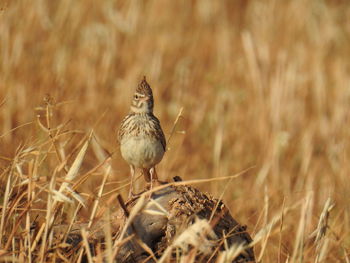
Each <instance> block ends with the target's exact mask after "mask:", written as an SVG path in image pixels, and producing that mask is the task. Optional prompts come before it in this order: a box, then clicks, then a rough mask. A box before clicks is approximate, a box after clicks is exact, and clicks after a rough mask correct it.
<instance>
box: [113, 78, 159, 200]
mask: <svg viewBox="0 0 350 263" xmlns="http://www.w3.org/2000/svg"><path fill="white" fill-rule="evenodd" d="M153 104H154V101H153V94H152V89H151V87H150V86H149V84H148V83H147V81H146V77H144V79H143V80H142V81H141V83H140V84H139V85H138V86H137V88H136V91H135V94H134V97H133V100H132V103H131V107H130V113H129V114H128V115H127V116H126V117H125V118H124V120H123V121H122V123H121V125H120V128H119V131H118V141H119V143H120V151H121V155H122V157H123V159H124V160H125V161H127V163H128V164H129V165H130V171H131V186H130V192H129V197H131V196H132V195H133V184H134V179H135V178H134V177H135V168H140V169H141V170H142V173H143V175H144V178H145V180H146V181H147V182H151V187H152V182H153V181H158V178H157V174H156V171H155V165H157V164H158V163H159V162H160V161H161V160H162V158H163V155H164V152H165V147H166V140H165V137H164V133H163V130H162V128H161V126H160V122H159V120H158V119H157V117H156V116H154V115H153Z"/></svg>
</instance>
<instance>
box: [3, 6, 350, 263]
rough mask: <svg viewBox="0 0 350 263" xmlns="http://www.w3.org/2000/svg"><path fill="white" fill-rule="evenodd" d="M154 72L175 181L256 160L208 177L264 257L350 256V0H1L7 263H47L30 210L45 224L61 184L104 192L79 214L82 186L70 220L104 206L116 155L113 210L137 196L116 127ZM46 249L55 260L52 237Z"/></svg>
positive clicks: (168, 172) (165, 166)
mask: <svg viewBox="0 0 350 263" xmlns="http://www.w3.org/2000/svg"><path fill="white" fill-rule="evenodd" d="M144 75H145V76H146V77H147V81H148V82H149V83H150V85H151V87H152V88H153V93H154V96H155V115H156V116H157V117H158V118H159V119H160V121H161V123H162V127H163V130H164V132H165V134H166V137H167V138H169V137H170V135H171V139H170V141H169V145H168V151H167V153H166V154H165V157H164V159H163V161H162V162H161V163H160V165H159V166H158V169H157V171H158V174H159V176H160V177H161V179H163V180H172V178H173V177H174V176H181V177H182V178H183V179H184V180H194V179H205V178H216V179H218V178H219V177H224V176H230V175H235V174H238V173H240V172H242V171H245V170H247V169H248V170H247V171H246V172H244V173H242V174H241V175H240V176H238V177H234V178H232V179H228V180H213V181H212V182H211V183H209V184H208V183H202V184H201V183H197V184H195V185H194V186H195V187H198V188H199V189H201V190H203V191H205V192H209V193H210V194H211V195H213V196H215V197H217V198H219V197H221V196H222V195H223V200H224V202H225V204H226V205H227V206H228V207H229V208H230V211H231V213H232V215H233V217H235V218H236V219H237V220H238V221H239V222H240V223H242V224H246V225H247V226H248V232H249V233H250V234H251V235H252V238H253V239H255V242H256V244H255V245H254V247H255V254H256V258H257V261H258V262H350V164H349V158H350V140H349V139H350V129H349V121H350V119H349V117H350V115H349V113H350V112H349V109H350V5H349V4H348V3H347V1H342V0H337V1H330V0H328V1H325V0H323V1H321V0H307V1H304V0H293V1H292V0H286V1H276V0H265V1H259V0H249V1H248V0H246V1H244V0H237V1H229V0H227V1H211V0H198V1H186V0H179V1H171V0H164V1H153V0H150V1H140V0H139V1H137V0H131V1H112V0H103V1H93V0H86V1H68V0H61V1H44V0H32V1H25V0H13V1H6V0H1V1H0V157H1V159H0V172H1V177H0V182H1V186H0V193H1V198H0V205H1V213H0V216H1V220H0V238H1V241H0V255H2V256H3V261H7V262H11V261H13V260H15V259H17V260H19V261H20V262H34V261H33V258H31V256H29V255H28V253H29V251H32V250H31V248H32V247H33V243H32V244H29V243H30V242H34V241H33V240H32V239H33V237H30V235H29V234H28V233H30V226H31V222H33V221H34V220H37V221H38V224H39V228H40V225H42V223H43V222H44V221H45V220H46V222H47V219H49V218H51V217H52V214H51V212H52V211H48V210H51V208H50V209H49V207H50V205H52V204H53V203H55V202H56V201H55V200H56V199H54V194H53V190H55V189H56V190H58V189H59V188H60V186H61V185H62V184H64V183H68V184H73V185H74V186H75V187H76V188H77V189H79V193H80V195H81V196H82V197H84V199H85V200H87V202H88V203H89V204H90V203H91V205H88V207H87V208H83V209H82V210H81V211H80V212H79V213H78V214H77V215H76V214H75V210H76V207H77V204H78V203H79V202H78V201H77V198H75V197H74V196H73V197H71V196H70V195H69V194H67V195H69V196H70V200H73V201H72V203H70V204H66V205H65V208H64V209H63V210H62V212H61V216H62V222H70V221H71V220H72V218H74V220H75V217H76V220H81V221H84V220H88V219H89V218H91V215H92V212H91V210H92V209H91V207H92V203H93V201H94V200H95V199H96V197H97V196H98V190H99V189H100V188H99V186H100V184H101V183H102V181H103V178H104V175H105V174H106V172H105V171H104V170H103V169H102V168H101V167H103V165H107V166H108V167H109V169H110V170H108V169H107V170H108V180H107V183H106V184H105V187H104V193H105V194H104V195H103V196H102V197H103V198H102V197H101V198H100V201H99V207H106V206H108V198H112V197H113V195H114V194H116V193H118V192H120V193H121V194H122V195H123V196H125V197H126V194H127V191H128V186H125V187H123V186H124V185H125V184H127V183H128V179H129V168H128V165H127V163H125V162H124V161H123V160H122V158H121V156H120V153H119V149H118V144H117V142H116V131H117V129H118V126H119V123H120V121H121V120H122V118H123V117H124V116H125V115H126V114H127V113H128V110H129V106H130V102H131V98H132V94H133V92H134V89H135V87H136V85H137V83H138V82H139V81H140V80H141V79H142V77H143V76H144ZM182 108H183V111H182V114H181V116H179V113H180V112H181V109H182ZM176 119H177V122H176V125H174V122H175V120H176ZM87 138H88V139H87ZM84 146H87V149H86V152H84V151H83V152H82V150H81V149H82V148H83V149H84ZM79 153H82V155H80V156H79ZM109 156H111V158H108V157H109ZM80 157H81V158H80ZM106 158H107V161H106ZM75 160H78V161H77V162H76V163H75V164H77V163H78V162H79V161H80V162H81V164H79V165H78V167H77V166H74V167H73V165H74V161H75ZM106 163H107V164H106ZM102 164H103V165H102ZM109 165H111V166H109ZM72 167H73V168H74V169H71V168H72ZM78 168H79V169H78ZM69 171H71V175H73V177H74V180H72V181H67V180H66V179H67V177H66V176H67V174H68V173H69ZM53 177H54V179H52V178H53ZM140 181H141V182H142V180H140ZM47 193H49V195H47ZM61 198H64V197H63V196H61ZM48 200H49V201H50V200H51V201H50V202H52V203H50V202H49V203H50V204H49V205H48ZM116 206H117V205H116ZM4 207H5V209H4ZM48 232H49V230H48V229H47V227H46V228H45V230H43V233H42V238H49V237H44V236H45V234H48ZM18 236H21V238H22V239H21V240H22V241H21V242H20V243H21V244H22V245H21V246H20V249H19V248H18V246H16V245H14V243H15V241H12V240H15V238H16V237H17V238H18ZM45 240H46V239H45ZM44 243H45V242H44ZM37 248H38V249H39V251H40V252H39V258H40V259H41V261H42V262H44V261H48V260H49V259H48V258H46V257H45V251H46V249H48V247H46V246H45V245H42V244H39V243H38V244H37ZM34 249H35V246H34ZM33 251H34V250H33ZM29 254H30V253H29Z"/></svg>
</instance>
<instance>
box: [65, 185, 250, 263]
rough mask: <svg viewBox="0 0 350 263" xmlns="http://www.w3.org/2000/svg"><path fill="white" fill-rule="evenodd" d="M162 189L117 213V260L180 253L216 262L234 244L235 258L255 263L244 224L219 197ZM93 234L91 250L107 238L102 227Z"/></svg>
mask: <svg viewBox="0 0 350 263" xmlns="http://www.w3.org/2000/svg"><path fill="white" fill-rule="evenodd" d="M162 187H163V189H160V190H157V191H155V192H154V193H153V194H152V196H151V198H150V197H149V196H148V197H144V198H141V199H140V198H136V199H135V200H129V201H128V202H126V205H125V207H124V209H120V211H117V212H116V214H115V215H114V216H113V220H112V221H113V222H112V223H111V227H112V231H113V233H114V234H115V240H120V241H121V242H120V243H119V245H118V248H117V250H116V258H115V262H125V263H135V262H157V261H158V260H160V261H161V260H163V259H167V260H166V261H165V262H179V261H176V258H177V259H179V258H180V257H188V258H195V262H215V261H216V260H217V259H218V258H219V257H220V256H223V255H221V254H222V252H223V251H224V250H226V251H227V250H228V249H230V248H231V252H232V250H233V249H240V251H239V252H238V254H237V256H236V257H235V258H234V259H232V260H231V262H255V259H254V252H253V249H252V248H251V247H249V244H250V243H251V242H252V239H251V237H250V236H249V234H248V233H247V232H246V227H245V226H242V225H240V224H238V223H237V221H236V220H234V219H233V217H232V216H231V215H230V213H229V211H228V209H227V208H226V206H225V205H224V204H223V203H222V202H221V201H219V200H217V199H214V198H212V197H209V196H207V195H205V194H204V193H202V192H200V191H198V190H197V189H195V188H193V187H191V186H188V185H176V184H175V185H171V184H170V185H165V186H162ZM98 227H99V226H98V224H97V225H96V228H98ZM77 228H78V229H80V228H81V226H77ZM90 232H91V231H90ZM79 233H80V232H77V233H74V230H73V231H72V232H71V233H70V235H69V236H68V240H67V241H68V242H69V243H71V244H72V245H73V247H74V246H75V245H76V244H77V243H79V242H80V240H81V238H80V235H79ZM94 233H95V234H94V236H90V238H89V243H90V247H91V248H94V247H95V246H96V244H98V243H101V241H102V239H103V238H104V234H103V230H102V229H95V230H94ZM122 240H124V241H122ZM92 251H93V249H92ZM225 262H227V261H225Z"/></svg>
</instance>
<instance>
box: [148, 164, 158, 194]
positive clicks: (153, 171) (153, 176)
mask: <svg viewBox="0 0 350 263" xmlns="http://www.w3.org/2000/svg"><path fill="white" fill-rule="evenodd" d="M149 172H150V176H151V189H152V186H153V183H154V182H157V185H159V180H158V175H157V171H156V168H155V167H152V168H151V169H150V170H149Z"/></svg>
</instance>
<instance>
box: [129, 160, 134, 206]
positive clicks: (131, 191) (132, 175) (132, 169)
mask: <svg viewBox="0 0 350 263" xmlns="http://www.w3.org/2000/svg"><path fill="white" fill-rule="evenodd" d="M130 174H131V184H130V190H129V199H130V198H132V197H133V196H134V179H135V167H134V166H133V165H130Z"/></svg>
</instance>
